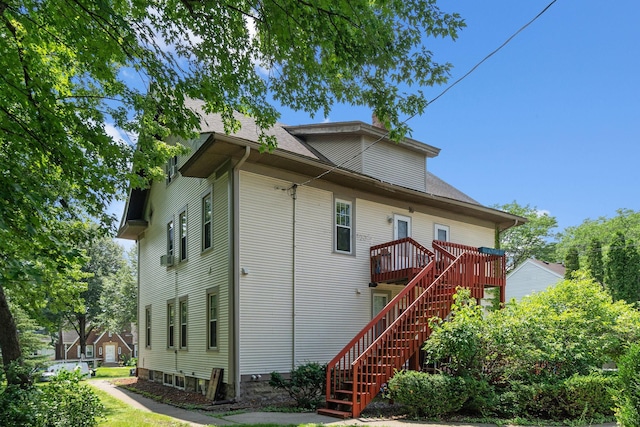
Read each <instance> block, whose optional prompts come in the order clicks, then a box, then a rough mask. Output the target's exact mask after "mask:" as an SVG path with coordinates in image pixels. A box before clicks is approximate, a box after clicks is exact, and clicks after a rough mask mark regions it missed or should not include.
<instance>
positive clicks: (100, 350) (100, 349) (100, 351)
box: [98, 346, 102, 356]
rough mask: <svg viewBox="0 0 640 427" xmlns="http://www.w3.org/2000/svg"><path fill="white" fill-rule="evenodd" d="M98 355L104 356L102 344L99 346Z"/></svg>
mask: <svg viewBox="0 0 640 427" xmlns="http://www.w3.org/2000/svg"><path fill="white" fill-rule="evenodd" d="M98 356H102V346H100V347H98Z"/></svg>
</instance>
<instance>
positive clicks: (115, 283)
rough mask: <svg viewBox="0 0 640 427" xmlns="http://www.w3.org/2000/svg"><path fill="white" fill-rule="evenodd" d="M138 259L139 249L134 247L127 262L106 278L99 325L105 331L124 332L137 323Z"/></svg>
mask: <svg viewBox="0 0 640 427" xmlns="http://www.w3.org/2000/svg"><path fill="white" fill-rule="evenodd" d="M137 258H138V257H137V249H136V248H135V247H132V248H131V250H129V252H128V253H127V256H126V262H124V263H123V264H122V265H121V266H120V268H119V269H118V270H117V271H116V272H115V273H114V274H112V275H110V276H108V277H105V278H104V282H103V287H102V294H101V295H100V302H99V306H100V308H101V313H100V314H99V316H98V323H99V324H100V325H101V326H102V327H103V328H105V329H108V330H110V331H123V330H127V329H129V328H130V327H131V324H132V323H137V320H138V317H137V316H138V283H137V281H136V277H137V276H138V275H137V268H138V259H137Z"/></svg>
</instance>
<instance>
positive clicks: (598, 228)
mask: <svg viewBox="0 0 640 427" xmlns="http://www.w3.org/2000/svg"><path fill="white" fill-rule="evenodd" d="M618 232H619V233H622V234H623V235H624V236H625V238H626V239H630V240H634V241H636V242H638V241H640V212H635V211H633V210H631V209H618V210H617V213H616V216H614V217H612V218H606V217H600V218H598V219H595V220H592V219H586V220H584V221H583V222H582V224H580V225H578V226H575V227H567V228H566V229H564V230H563V231H562V232H560V233H558V236H557V237H558V243H557V252H558V259H564V257H565V256H566V254H567V251H568V250H569V248H570V247H571V246H575V247H576V248H578V251H579V252H581V253H584V252H585V251H586V250H587V248H588V247H589V245H590V244H591V242H592V241H593V240H594V239H595V240H598V241H599V242H600V245H601V246H602V247H603V248H604V249H605V252H606V250H607V248H608V247H609V246H610V245H611V243H612V242H613V240H614V239H615V236H616V233H618Z"/></svg>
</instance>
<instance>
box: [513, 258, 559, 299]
mask: <svg viewBox="0 0 640 427" xmlns="http://www.w3.org/2000/svg"><path fill="white" fill-rule="evenodd" d="M565 271H566V269H565V267H564V265H562V264H559V263H551V262H546V261H539V260H537V259H534V258H529V259H528V260H526V261H524V262H523V263H522V264H520V265H519V266H518V267H516V268H515V269H514V270H513V271H512V272H510V273H509V274H508V275H507V293H506V299H507V301H509V300H511V299H515V300H516V301H519V300H521V299H522V298H523V297H525V296H527V295H531V294H532V293H534V292H542V291H544V290H546V289H547V288H548V287H549V286H553V285H555V284H556V283H558V282H559V281H561V280H563V279H564V273H565Z"/></svg>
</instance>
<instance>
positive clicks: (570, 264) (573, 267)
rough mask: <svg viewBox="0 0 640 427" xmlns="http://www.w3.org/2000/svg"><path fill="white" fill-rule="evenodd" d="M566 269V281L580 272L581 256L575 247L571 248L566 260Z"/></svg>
mask: <svg viewBox="0 0 640 427" xmlns="http://www.w3.org/2000/svg"><path fill="white" fill-rule="evenodd" d="M564 267H565V269H566V270H565V272H564V278H565V279H571V275H572V274H573V272H574V271H578V270H580V254H579V253H578V249H576V247H575V246H572V247H570V248H569V251H568V252H567V256H566V257H565V259H564Z"/></svg>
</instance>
